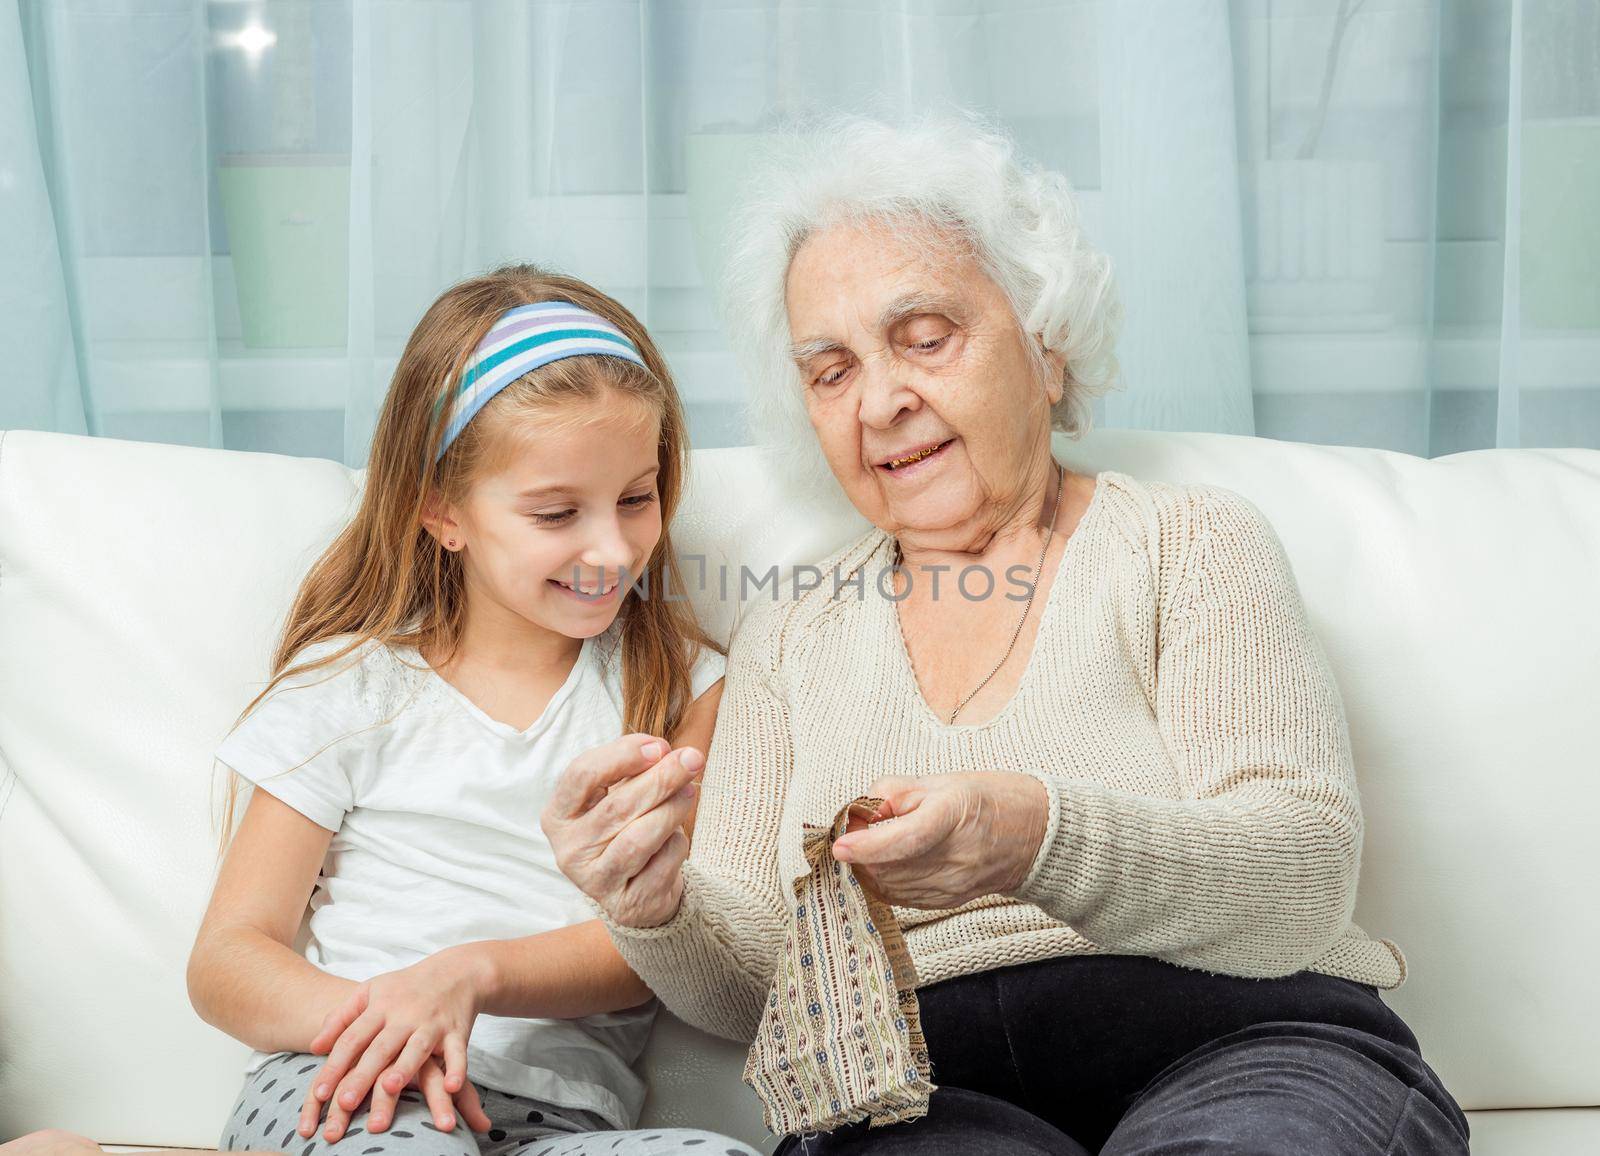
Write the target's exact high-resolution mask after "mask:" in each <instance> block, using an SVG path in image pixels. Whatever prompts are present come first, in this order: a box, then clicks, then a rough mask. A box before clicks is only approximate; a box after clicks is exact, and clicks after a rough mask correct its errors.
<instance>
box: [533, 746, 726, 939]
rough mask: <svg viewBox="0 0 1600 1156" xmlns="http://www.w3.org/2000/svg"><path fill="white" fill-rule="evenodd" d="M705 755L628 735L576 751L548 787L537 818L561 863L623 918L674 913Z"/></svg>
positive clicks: (645, 920) (655, 922) (641, 919)
mask: <svg viewBox="0 0 1600 1156" xmlns="http://www.w3.org/2000/svg"><path fill="white" fill-rule="evenodd" d="M705 763H706V760H705V755H703V754H702V753H701V752H700V751H698V750H696V749H695V748H693V747H679V748H678V749H677V750H672V749H671V747H670V746H669V745H668V743H667V741H666V740H665V739H660V738H656V737H654V736H652V735H646V734H634V735H627V736H625V737H623V738H620V739H617V740H616V741H615V742H610V743H606V744H605V745H604V746H599V747H595V748H594V749H593V750H590V751H585V752H584V753H583V754H581V755H579V756H578V757H577V758H576V759H573V760H572V764H571V765H570V766H569V767H568V768H567V770H566V773H565V774H564V775H562V777H561V781H560V782H559V783H557V784H556V788H555V790H554V791H553V792H551V795H550V802H549V803H548V804H547V805H546V807H545V809H544V813H543V814H542V815H540V816H539V823H540V826H541V827H543V829H544V833H545V837H546V838H548V839H549V840H550V846H551V848H552V849H553V850H554V851H555V855H556V864H557V866H559V867H560V868H561V871H562V873H563V874H564V875H566V877H567V878H568V879H570V880H572V882H573V883H575V884H577V886H578V889H579V890H580V891H582V892H583V893H584V894H585V895H587V896H589V898H591V899H593V900H594V901H595V902H596V903H598V904H599V905H600V906H601V907H602V908H604V909H605V912H606V914H607V915H609V916H611V918H612V919H613V920H614V921H615V922H617V923H619V924H621V925H622V926H624V927H658V926H660V925H661V924H663V923H666V922H668V921H669V920H670V919H671V918H672V917H673V916H674V915H675V914H677V911H678V906H679V904H680V903H681V902H682V900H683V875H682V872H681V870H680V868H681V867H682V866H683V861H684V860H685V859H687V858H688V857H689V838H688V836H687V835H686V834H685V833H684V829H683V828H684V824H685V823H686V822H687V821H688V820H689V817H690V816H691V815H692V814H693V812H694V801H695V793H696V792H697V790H698V789H699V787H698V784H697V782H696V780H695V776H696V775H697V774H698V773H699V772H700V771H701V770H702V769H703V768H704V767H705Z"/></svg>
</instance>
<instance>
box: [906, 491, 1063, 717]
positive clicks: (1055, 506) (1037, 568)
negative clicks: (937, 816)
mask: <svg viewBox="0 0 1600 1156" xmlns="http://www.w3.org/2000/svg"><path fill="white" fill-rule="evenodd" d="M1066 480H1067V478H1066V467H1064V466H1061V465H1057V466H1056V500H1055V502H1054V503H1052V504H1051V506H1050V524H1049V525H1048V526H1047V527H1046V528H1045V532H1044V545H1043V546H1041V547H1040V548H1039V561H1038V562H1036V563H1035V564H1034V567H1033V585H1032V586H1031V587H1030V588H1029V590H1028V601H1027V603H1026V604H1025V605H1024V606H1023V607H1022V617H1021V618H1018V619H1017V628H1016V629H1015V630H1013V631H1012V632H1011V642H1010V643H1009V644H1008V645H1007V646H1006V652H1005V653H1004V654H1002V655H1001V656H1000V661H999V662H997V663H995V664H994V669H993V670H991V671H990V672H989V673H988V675H987V676H985V678H984V680H983V681H982V682H980V683H979V684H978V685H977V686H975V687H973V688H972V690H971V692H970V693H968V695H967V697H966V698H964V699H962V700H961V701H960V702H958V703H956V709H955V710H953V711H951V712H950V722H949V723H948V724H946V725H948V726H954V725H955V722H956V715H958V714H960V713H961V708H962V707H964V706H966V705H967V704H968V703H969V702H971V701H972V700H973V698H974V697H976V696H977V693H978V692H979V691H980V690H982V689H983V688H984V687H986V686H988V685H989V680H990V679H992V678H994V676H995V675H997V674H999V673H1000V668H1001V667H1002V666H1004V665H1005V664H1006V659H1008V658H1010V657H1011V652H1012V651H1013V650H1015V649H1016V648H1017V639H1019V638H1021V637H1022V626H1023V623H1025V622H1027V621H1028V611H1030V610H1032V609H1033V597H1034V595H1035V594H1037V593H1038V592H1039V576H1040V575H1041V574H1043V573H1044V556H1045V554H1046V553H1048V552H1049V550H1050V539H1051V538H1053V537H1055V533H1056V515H1057V514H1058V513H1059V512H1060V511H1061V490H1062V488H1063V487H1064V486H1065V485H1066ZM894 552H895V560H896V562H897V563H898V561H899V559H900V543H899V542H896V543H895V544H894Z"/></svg>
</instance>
